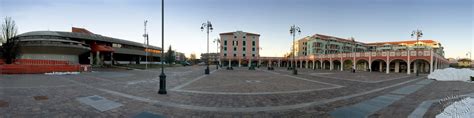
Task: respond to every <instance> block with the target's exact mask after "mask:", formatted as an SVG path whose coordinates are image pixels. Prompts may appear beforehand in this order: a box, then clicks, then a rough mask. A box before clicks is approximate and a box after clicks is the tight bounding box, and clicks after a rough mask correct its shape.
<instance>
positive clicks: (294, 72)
mask: <svg viewBox="0 0 474 118" xmlns="http://www.w3.org/2000/svg"><path fill="white" fill-rule="evenodd" d="M296 32H298V34H301V29H300V27H298V26H295V25H293V26H291V27H290V34H291V35H293V62H294V64H292V65H293V75H296V74H298V71H296V66H295V65H296V60H295V35H296Z"/></svg>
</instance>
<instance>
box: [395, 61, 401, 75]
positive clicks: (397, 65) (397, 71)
mask: <svg viewBox="0 0 474 118" xmlns="http://www.w3.org/2000/svg"><path fill="white" fill-rule="evenodd" d="M399 72H400V62H399V61H397V62H395V73H399Z"/></svg>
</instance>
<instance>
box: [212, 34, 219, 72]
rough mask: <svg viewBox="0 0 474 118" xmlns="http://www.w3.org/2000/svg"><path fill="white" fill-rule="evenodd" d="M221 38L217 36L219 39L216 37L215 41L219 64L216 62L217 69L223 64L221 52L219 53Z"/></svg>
mask: <svg viewBox="0 0 474 118" xmlns="http://www.w3.org/2000/svg"><path fill="white" fill-rule="evenodd" d="M220 41H221V40H220V39H219V38H217V39H214V41H213V42H214V43H216V53H217V64H216V69H219V65H221V59H220V53H219V43H220Z"/></svg>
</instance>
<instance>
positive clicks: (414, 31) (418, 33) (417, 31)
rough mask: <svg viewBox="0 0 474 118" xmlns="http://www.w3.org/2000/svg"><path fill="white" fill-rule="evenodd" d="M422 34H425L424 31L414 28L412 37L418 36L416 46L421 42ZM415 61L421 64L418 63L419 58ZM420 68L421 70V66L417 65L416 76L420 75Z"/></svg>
mask: <svg viewBox="0 0 474 118" xmlns="http://www.w3.org/2000/svg"><path fill="white" fill-rule="evenodd" d="M422 36H423V32H422V31H421V30H419V29H416V30H413V32H412V33H411V37H416V43H415V46H416V47H418V45H419V43H418V42H419V40H420V38H421V37H422ZM416 56H418V53H417V55H416ZM415 63H416V66H418V64H419V63H418V60H415ZM418 70H419V68H418V67H417V68H416V70H415V71H416V76H418V75H419V74H418Z"/></svg>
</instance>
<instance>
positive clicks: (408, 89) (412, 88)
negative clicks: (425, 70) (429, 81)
mask: <svg viewBox="0 0 474 118" xmlns="http://www.w3.org/2000/svg"><path fill="white" fill-rule="evenodd" d="M422 87H423V85H416V84H415V85H408V86H405V87H403V88H400V89H397V90H395V91H392V92H390V93H392V94H401V95H408V94H411V93H413V92H415V91H417V90H418V89H420V88H422Z"/></svg>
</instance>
